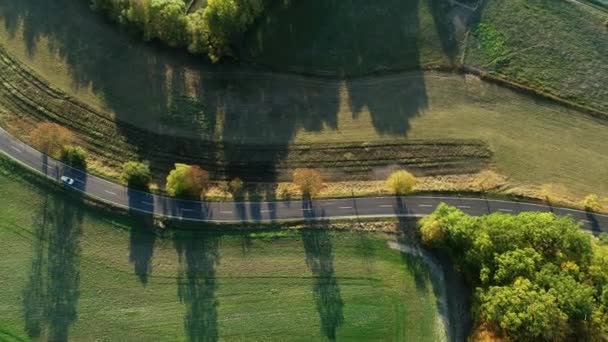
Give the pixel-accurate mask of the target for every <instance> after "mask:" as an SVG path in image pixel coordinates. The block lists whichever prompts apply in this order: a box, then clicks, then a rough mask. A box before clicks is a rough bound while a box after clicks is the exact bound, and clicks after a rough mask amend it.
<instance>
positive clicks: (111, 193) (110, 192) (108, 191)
mask: <svg viewBox="0 0 608 342" xmlns="http://www.w3.org/2000/svg"><path fill="white" fill-rule="evenodd" d="M104 191H105V192H107V193H109V194H110V195H114V196H116V193H115V192H112V191H110V190H104Z"/></svg>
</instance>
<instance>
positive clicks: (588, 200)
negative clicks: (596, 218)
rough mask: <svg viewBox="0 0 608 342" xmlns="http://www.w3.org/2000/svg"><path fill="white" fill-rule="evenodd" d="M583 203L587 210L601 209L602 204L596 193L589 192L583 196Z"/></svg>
mask: <svg viewBox="0 0 608 342" xmlns="http://www.w3.org/2000/svg"><path fill="white" fill-rule="evenodd" d="M583 205H584V206H585V210H589V211H600V210H602V204H601V203H600V198H599V197H598V195H596V194H590V195H587V197H585V199H584V200H583Z"/></svg>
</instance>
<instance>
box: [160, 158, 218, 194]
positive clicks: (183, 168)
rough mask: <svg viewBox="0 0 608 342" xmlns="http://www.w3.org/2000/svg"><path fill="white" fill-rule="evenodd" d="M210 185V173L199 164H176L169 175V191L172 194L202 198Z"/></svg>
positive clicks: (167, 188) (167, 187)
mask: <svg viewBox="0 0 608 342" xmlns="http://www.w3.org/2000/svg"><path fill="white" fill-rule="evenodd" d="M208 186H209V173H208V172H207V171H205V170H203V169H201V168H200V167H199V166H196V165H186V164H175V168H174V169H173V170H172V171H171V172H170V173H169V175H168V176H167V186H166V190H167V192H168V193H169V194H170V195H172V196H186V197H194V198H200V196H201V195H203V193H204V191H205V190H206V189H207V187H208Z"/></svg>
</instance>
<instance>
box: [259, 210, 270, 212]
mask: <svg viewBox="0 0 608 342" xmlns="http://www.w3.org/2000/svg"><path fill="white" fill-rule="evenodd" d="M260 212H261V213H271V212H272V210H260Z"/></svg>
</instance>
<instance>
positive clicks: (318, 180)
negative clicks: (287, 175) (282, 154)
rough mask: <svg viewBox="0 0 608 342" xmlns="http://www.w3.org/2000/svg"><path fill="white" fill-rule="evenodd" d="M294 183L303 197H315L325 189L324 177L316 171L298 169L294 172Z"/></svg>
mask: <svg viewBox="0 0 608 342" xmlns="http://www.w3.org/2000/svg"><path fill="white" fill-rule="evenodd" d="M293 183H294V184H295V185H297V186H298V187H299V188H300V191H301V192H302V195H304V196H314V195H316V194H317V193H319V191H321V189H322V188H323V177H322V176H321V173H320V172H319V171H317V170H314V169H296V170H295V171H294V172H293Z"/></svg>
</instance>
